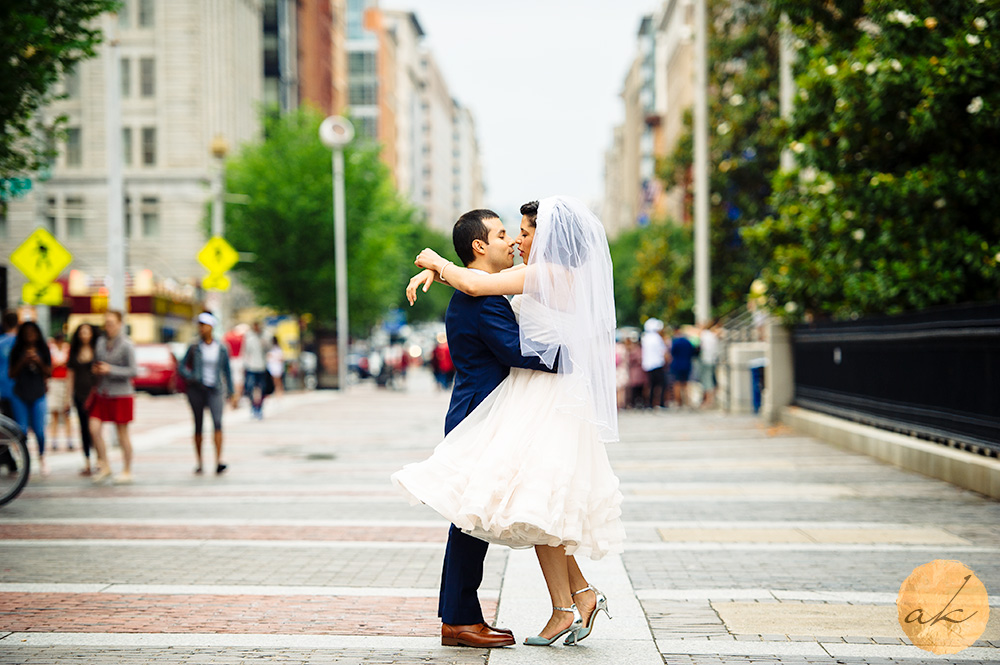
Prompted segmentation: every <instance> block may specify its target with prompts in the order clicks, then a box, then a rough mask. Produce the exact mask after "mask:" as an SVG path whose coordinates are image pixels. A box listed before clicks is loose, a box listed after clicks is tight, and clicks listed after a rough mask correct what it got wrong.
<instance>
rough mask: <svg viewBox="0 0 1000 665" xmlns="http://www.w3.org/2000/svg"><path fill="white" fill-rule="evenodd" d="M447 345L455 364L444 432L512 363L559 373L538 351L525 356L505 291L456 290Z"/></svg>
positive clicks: (497, 382)
mask: <svg viewBox="0 0 1000 665" xmlns="http://www.w3.org/2000/svg"><path fill="white" fill-rule="evenodd" d="M445 326H446V329H447V333H448V348H449V350H450V351H451V359H452V362H453V363H454V365H455V388H454V389H453V390H452V393H451V404H450V405H449V407H448V415H447V416H446V417H445V421H444V433H445V434H448V432H450V431H451V430H453V429H455V427H456V426H457V425H458V424H459V423H460V422H462V421H463V420H464V419H465V417H466V416H468V415H469V414H470V413H471V412H472V410H473V409H475V408H476V407H477V406H479V404H480V403H481V402H482V401H483V400H484V399H486V397H487V395H489V394H490V393H491V392H493V389H494V388H496V387H497V386H498V385H500V382H501V381H503V380H504V379H505V378H507V375H508V374H509V373H510V368H511V367H523V368H525V369H535V370H541V371H543V372H555V371H556V368H557V367H558V364H559V357H558V356H557V357H556V363H555V365H554V366H553V367H552V368H551V369H550V368H549V367H546V365H545V364H544V363H543V362H542V361H541V359H539V358H538V357H536V356H530V357H525V356H522V355H521V339H520V333H519V331H518V327H517V320H516V319H515V318H514V310H512V309H511V307H510V303H509V302H507V299H506V298H504V297H503V296H480V297H478V298H474V297H472V296H469V295H466V294H464V293H462V292H461V291H455V295H453V296H452V297H451V303H450V304H449V305H448V312H447V314H446V315H445Z"/></svg>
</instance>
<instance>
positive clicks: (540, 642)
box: [524, 605, 583, 647]
mask: <svg viewBox="0 0 1000 665" xmlns="http://www.w3.org/2000/svg"><path fill="white" fill-rule="evenodd" d="M552 609H554V610H559V611H560V612H572V613H573V623H572V624H571V625H570V627H569V628H567V629H566V630H564V631H561V632H560V633H559V634H558V635H556V636H555V637H553V638H552V639H548V638H545V637H542V636H541V635H536V636H535V637H528V638H525V640H524V643H525V644H526V645H528V646H529V647H547V646H551V645H552V644H553V643H554V642H555V641H556V640H558V639H559V638H560V637H562V636H563V635H565V634H566V633H569V637H567V638H566V642H565V644H576V640H574V639H573V636H574V635H575V634H576V631H578V630H580V627H581V626H583V619H582V618H580V611H579V610H577V609H576V605H572V606H570V607H556V606H555V605H553V606H552Z"/></svg>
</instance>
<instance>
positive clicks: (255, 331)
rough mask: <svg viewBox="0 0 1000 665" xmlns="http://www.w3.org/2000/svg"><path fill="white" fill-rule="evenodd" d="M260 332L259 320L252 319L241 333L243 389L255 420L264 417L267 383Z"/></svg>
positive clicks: (265, 362) (265, 363) (265, 361)
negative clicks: (246, 328) (243, 373)
mask: <svg viewBox="0 0 1000 665" xmlns="http://www.w3.org/2000/svg"><path fill="white" fill-rule="evenodd" d="M261 334H262V331H261V325H260V321H254V322H253V325H252V326H251V327H250V330H248V331H247V332H246V334H245V335H243V365H244V367H245V371H246V378H245V379H244V381H243V391H244V392H245V393H246V395H247V397H249V398H250V413H251V414H252V415H253V417H254V418H256V419H257V420H260V419H261V418H263V417H264V408H263V407H264V397H265V395H264V387H265V386H266V385H267V383H266V382H267V376H266V372H267V360H266V358H265V354H264V341H263V339H262V338H261Z"/></svg>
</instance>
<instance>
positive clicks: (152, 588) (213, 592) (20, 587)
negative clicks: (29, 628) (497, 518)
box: [0, 582, 500, 600]
mask: <svg viewBox="0 0 1000 665" xmlns="http://www.w3.org/2000/svg"><path fill="white" fill-rule="evenodd" d="M0 593H113V594H163V595H209V596H242V595H248V596H354V597H364V598H368V597H382V596H391V597H394V598H437V597H438V589H437V588H436V587H435V588H433V589H431V588H427V589H417V588H412V587H405V588H404V587H400V588H394V587H328V586H294V585H276V584H267V585H260V586H257V585H253V584H114V583H110V582H109V583H107V584H50V583H11V584H0ZM479 595H480V597H483V598H489V599H493V600H495V599H496V598H498V597H499V596H500V590H499V589H480V590H479Z"/></svg>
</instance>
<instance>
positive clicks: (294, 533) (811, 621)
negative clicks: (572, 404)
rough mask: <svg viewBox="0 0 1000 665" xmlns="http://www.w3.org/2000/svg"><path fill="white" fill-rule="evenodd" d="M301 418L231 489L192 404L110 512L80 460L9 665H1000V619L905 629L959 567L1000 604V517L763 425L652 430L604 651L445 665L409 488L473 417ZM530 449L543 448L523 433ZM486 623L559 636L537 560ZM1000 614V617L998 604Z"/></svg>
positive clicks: (7, 559) (409, 396) (285, 404)
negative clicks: (934, 645) (953, 564)
mask: <svg viewBox="0 0 1000 665" xmlns="http://www.w3.org/2000/svg"><path fill="white" fill-rule="evenodd" d="M409 381H410V385H409V386H408V389H407V390H405V391H398V392H396V391H384V390H376V389H375V388H374V387H372V386H370V385H361V386H357V387H354V388H353V389H352V390H350V391H349V392H348V393H347V394H346V395H340V394H337V393H329V392H317V393H306V394H289V395H285V396H283V397H282V398H281V399H280V400H276V401H272V402H271V403H269V404H268V405H267V408H266V410H265V419H264V420H263V421H261V422H256V421H252V420H250V419H249V417H248V415H247V413H246V408H245V407H244V408H243V409H242V410H241V411H239V412H235V413H234V412H227V414H226V446H227V454H226V461H227V462H228V463H229V464H230V470H229V471H228V472H227V473H226V474H225V475H223V476H219V477H216V476H214V475H212V474H207V475H205V476H194V475H193V474H192V473H191V469H192V468H193V455H192V453H191V450H190V414H189V412H188V409H187V405H186V403H184V402H183V400H182V398H179V397H172V398H157V399H143V400H141V401H140V403H139V406H138V413H139V421H140V422H138V423H137V427H136V436H135V439H136V441H135V443H136V447H137V450H138V453H137V464H136V482H135V484H134V485H131V486H121V487H115V486H105V487H93V486H91V485H90V484H89V483H88V482H86V481H85V479H81V478H78V477H77V476H76V474H75V470H76V469H77V468H78V466H79V464H78V459H79V458H78V457H77V456H78V455H79V453H78V452H76V453H60V454H59V455H56V456H54V457H53V459H52V460H50V466H51V467H52V475H51V476H50V477H48V478H46V479H33V480H32V482H31V484H30V485H29V487H28V488H27V489H26V490H25V492H24V494H23V495H22V496H21V497H19V498H18V499H17V500H16V501H14V502H13V503H11V504H9V505H8V506H5V507H3V508H0V663H63V662H87V663H132V662H135V663H140V662H141V663H145V662H157V663H161V662H162V663H209V662H210V663H241V662H245V661H249V660H254V661H264V662H280V663H331V662H337V663H395V662H398V663H425V662H430V663H478V664H483V663H490V664H513V663H548V662H553V663H556V662H570V661H572V662H574V663H749V662H775V663H776V662H781V663H786V662H787V663H820V662H822V663H829V662H843V663H891V662H901V663H906V664H908V665H918V664H920V663H943V662H958V661H962V662H965V661H969V662H1000V648H998V647H1000V611H996V605H995V602H994V603H991V604H994V610H995V611H994V613H993V616H992V617H991V619H992V620H991V622H990V624H989V626H988V627H987V632H986V634H984V635H983V637H982V638H980V640H979V642H977V643H976V644H975V645H974V646H973V647H972V648H969V649H966V650H965V651H963V652H961V653H959V654H957V655H953V656H946V657H942V656H934V655H933V654H930V653H927V652H924V651H921V650H919V649H917V648H916V647H914V646H912V645H910V644H909V642H908V640H906V639H905V638H904V637H903V633H902V631H901V630H900V629H899V626H898V623H896V607H895V598H896V593H897V591H898V589H899V586H900V583H901V582H902V581H903V580H904V579H905V578H906V576H907V575H909V573H910V572H911V571H912V570H913V568H915V567H916V566H919V565H921V564H924V563H926V562H929V561H931V560H934V559H958V560H960V561H962V562H963V563H965V564H966V565H967V566H969V567H970V568H972V569H973V570H974V571H975V572H976V574H977V575H978V577H979V578H980V579H981V580H982V582H983V583H984V584H985V585H986V588H987V589H988V590H989V591H990V592H991V593H992V594H993V595H994V596H995V595H997V594H1000V557H998V554H1000V503H998V502H996V501H992V500H989V499H986V498H984V497H981V496H979V495H975V494H973V493H971V492H968V491H963V490H959V489H956V488H955V487H952V486H950V485H948V484H946V483H943V482H940V481H935V480H929V479H927V478H924V477H922V476H917V475H915V474H911V473H907V472H903V471H899V470H897V469H894V468H892V467H890V466H887V465H885V464H882V463H879V462H877V461H875V460H873V459H870V458H868V457H865V456H862V455H857V454H853V453H849V452H844V451H842V450H838V449H836V448H833V447H830V446H827V445H825V444H822V443H820V442H818V441H816V440H815V439H811V438H808V437H804V436H799V435H797V434H796V433H795V432H793V431H791V430H788V429H783V428H766V427H764V426H763V425H761V424H760V423H759V422H758V421H756V420H754V419H752V418H732V417H726V416H722V415H717V414H700V413H688V412H685V413H674V412H671V411H666V412H656V413H650V412H643V413H633V412H626V413H623V414H622V418H621V424H622V442H621V443H619V444H615V445H613V446H610V447H609V454H610V456H611V458H612V463H613V464H614V466H615V468H616V470H617V472H618V474H619V476H620V478H621V480H622V490H623V492H624V494H625V496H626V503H625V506H624V511H625V514H624V519H625V521H626V528H627V530H628V534H629V541H628V544H627V550H626V552H625V554H624V555H623V556H621V557H608V558H606V559H605V560H602V561H600V562H591V561H589V560H584V561H581V566H583V568H584V571H585V572H586V573H587V574H588V577H589V578H590V579H591V581H592V583H593V584H595V585H596V586H598V587H600V588H601V589H602V590H603V591H604V592H605V593H607V594H608V596H609V603H610V609H611V613H612V614H613V615H614V619H613V620H611V621H607V620H606V619H605V617H603V616H602V617H601V618H600V619H599V620H598V624H597V627H596V628H595V632H594V635H593V636H592V637H591V638H589V639H588V640H587V641H585V642H583V643H582V644H581V645H580V646H579V647H575V648H570V647H562V646H558V647H548V648H531V647H525V646H523V645H519V646H517V647H513V648H507V649H502V650H495V651H492V652H490V651H486V650H477V649H456V648H446V647H441V646H440V644H439V639H438V637H437V636H438V630H439V624H438V621H437V619H436V617H435V608H436V597H437V586H438V579H439V574H440V565H441V557H442V554H443V543H444V538H445V535H446V531H447V524H445V523H444V521H443V520H441V519H440V518H439V517H437V516H436V515H435V514H434V513H433V512H432V511H430V510H428V509H426V508H424V507H417V508H414V507H410V506H408V505H407V503H406V502H405V500H403V499H402V498H400V497H399V496H397V495H396V493H395V492H394V491H393V489H392V488H391V486H390V485H389V482H388V476H389V474H390V473H391V472H392V471H394V470H395V469H396V468H398V467H399V466H401V465H402V464H405V463H407V462H410V461H415V460H418V459H422V458H423V457H425V456H426V455H427V454H428V453H429V451H430V449H431V448H432V447H433V445H434V444H435V443H436V442H437V441H438V439H439V437H440V432H441V429H442V422H443V418H444V413H445V410H446V407H447V402H448V396H447V395H446V394H444V393H440V392H436V391H435V390H434V388H433V387H432V384H431V381H430V379H429V376H428V375H426V374H424V373H423V372H420V371H416V372H411V376H410V379H409ZM512 426H518V425H517V424H516V423H515V422H514V421H512ZM481 598H482V600H483V603H484V607H485V609H486V610H487V612H488V613H490V614H491V615H492V616H496V617H497V618H498V620H499V623H500V624H501V625H506V626H509V627H511V628H513V630H514V632H515V634H516V635H517V637H518V638H519V640H523V639H524V638H525V637H527V636H529V635H533V634H535V633H536V632H537V630H538V629H539V628H540V627H541V626H542V625H543V624H544V621H545V619H546V617H547V615H548V612H549V609H548V605H549V602H548V598H547V595H546V593H545V588H544V584H543V582H542V580H541V575H540V573H539V571H538V567H537V563H536V562H535V559H534V556H533V554H532V553H531V552H530V551H516V552H511V551H508V550H505V549H502V548H499V547H491V548H490V554H489V556H488V558H487V566H486V576H485V580H484V584H483V591H482V594H481ZM993 600H994V601H995V598H994V599H993Z"/></svg>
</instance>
